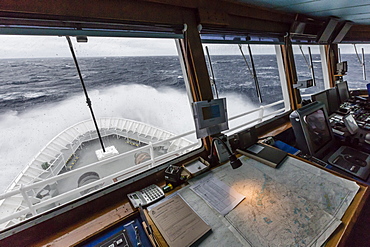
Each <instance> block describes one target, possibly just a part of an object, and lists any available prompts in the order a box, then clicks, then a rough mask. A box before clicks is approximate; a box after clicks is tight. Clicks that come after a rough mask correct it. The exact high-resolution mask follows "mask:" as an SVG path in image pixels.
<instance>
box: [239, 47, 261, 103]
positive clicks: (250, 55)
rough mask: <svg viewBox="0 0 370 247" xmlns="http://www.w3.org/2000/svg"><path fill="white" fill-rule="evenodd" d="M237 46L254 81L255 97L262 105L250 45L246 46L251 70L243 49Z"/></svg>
mask: <svg viewBox="0 0 370 247" xmlns="http://www.w3.org/2000/svg"><path fill="white" fill-rule="evenodd" d="M238 46H239V50H240V52H241V54H242V56H243V58H244V62H245V64H246V65H247V68H248V70H249V72H250V73H251V76H252V77H253V79H254V85H255V87H256V92H257V97H258V99H259V101H260V103H262V96H261V90H260V85H259V83H258V78H257V73H256V68H255V66H254V61H253V55H252V50H251V47H250V45H249V44H248V52H249V57H250V60H251V64H252V69H251V68H250V67H249V64H248V61H247V58H246V57H245V55H244V52H243V49H242V45H241V44H238Z"/></svg>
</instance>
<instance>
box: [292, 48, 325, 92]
mask: <svg viewBox="0 0 370 247" xmlns="http://www.w3.org/2000/svg"><path fill="white" fill-rule="evenodd" d="M293 53H294V62H295V66H296V71H297V77H298V78H297V79H298V84H300V82H301V81H307V80H310V79H314V85H313V86H312V87H309V88H307V89H300V92H301V95H302V98H310V95H311V94H314V93H317V92H320V91H322V90H324V89H325V86H324V77H323V72H322V60H321V55H320V46H319V45H293ZM310 53H311V55H310ZM311 58H312V59H311Z"/></svg>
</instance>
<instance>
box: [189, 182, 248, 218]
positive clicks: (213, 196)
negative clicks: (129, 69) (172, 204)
mask: <svg viewBox="0 0 370 247" xmlns="http://www.w3.org/2000/svg"><path fill="white" fill-rule="evenodd" d="M190 189H191V190H193V191H194V192H195V193H197V194H198V195H199V196H200V197H201V198H203V200H205V201H206V202H207V204H208V205H209V206H211V207H212V208H214V209H215V210H217V212H219V213H220V214H222V215H226V214H227V213H229V212H230V211H231V210H232V209H233V208H235V207H236V206H237V205H238V204H239V203H240V202H241V201H242V200H243V199H244V198H245V196H243V195H242V194H240V193H238V192H236V190H234V189H233V188H231V187H230V186H228V185H226V184H225V183H224V182H222V181H221V180H219V179H218V178H215V177H212V176H206V177H205V178H203V179H201V180H199V181H198V182H197V183H196V184H194V185H193V186H191V187H190Z"/></svg>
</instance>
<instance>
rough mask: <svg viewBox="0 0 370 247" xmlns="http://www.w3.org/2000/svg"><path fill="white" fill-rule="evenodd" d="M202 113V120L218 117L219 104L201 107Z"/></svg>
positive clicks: (219, 114)
mask: <svg viewBox="0 0 370 247" xmlns="http://www.w3.org/2000/svg"><path fill="white" fill-rule="evenodd" d="M202 113H203V119H204V120H208V119H212V118H217V117H220V116H221V113H220V106H219V105H211V106H208V107H202Z"/></svg>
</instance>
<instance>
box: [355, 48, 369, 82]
mask: <svg viewBox="0 0 370 247" xmlns="http://www.w3.org/2000/svg"><path fill="white" fill-rule="evenodd" d="M353 46H354V47H355V52H356V56H357V59H358V61H359V63H360V65H361V67H362V76H363V79H364V80H366V71H365V50H364V48H362V61H361V59H360V56H359V55H358V53H357V48H356V44H353Z"/></svg>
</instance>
